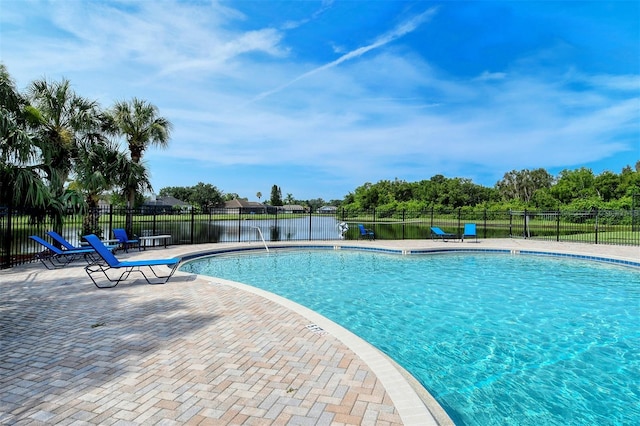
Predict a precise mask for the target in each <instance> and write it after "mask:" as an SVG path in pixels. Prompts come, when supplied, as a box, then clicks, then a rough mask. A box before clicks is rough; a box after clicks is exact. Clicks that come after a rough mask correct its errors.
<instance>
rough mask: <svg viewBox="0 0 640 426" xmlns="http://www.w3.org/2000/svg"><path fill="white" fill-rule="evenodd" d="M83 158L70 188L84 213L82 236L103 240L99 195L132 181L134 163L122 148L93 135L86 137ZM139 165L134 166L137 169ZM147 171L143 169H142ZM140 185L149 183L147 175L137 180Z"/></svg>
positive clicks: (76, 169)
mask: <svg viewBox="0 0 640 426" xmlns="http://www.w3.org/2000/svg"><path fill="white" fill-rule="evenodd" d="M80 148H81V149H80V150H79V152H80V155H79V156H78V158H77V161H76V167H75V170H74V173H75V177H76V180H75V181H74V182H72V183H71V184H70V185H69V187H70V189H72V191H70V195H76V194H79V195H80V197H77V195H76V197H75V198H76V199H79V202H80V203H81V204H80V206H79V207H80V210H81V211H84V219H83V222H82V234H81V235H87V234H95V235H97V236H99V237H102V228H101V227H100V226H99V218H100V211H99V209H98V203H99V201H100V196H101V195H102V194H103V193H104V192H105V191H108V190H111V189H113V188H115V187H118V186H124V185H123V182H127V181H128V180H131V179H132V178H131V177H129V176H128V173H129V172H130V170H131V168H132V167H131V166H130V164H129V163H131V160H130V159H129V158H128V156H127V155H126V154H125V153H124V152H122V151H120V150H119V146H118V145H117V144H115V143H113V142H111V141H109V140H108V139H106V138H105V137H104V135H103V134H100V133H98V134H92V135H89V136H88V137H87V138H85V139H84V140H83V141H82V143H81V146H80ZM138 166H139V165H134V166H133V168H134V169H135V170H137V168H138ZM143 169H144V168H143ZM134 178H135V179H138V180H139V182H146V183H148V178H147V177H146V172H144V173H142V174H138V175H136V176H135V177H134Z"/></svg>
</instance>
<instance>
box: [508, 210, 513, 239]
mask: <svg viewBox="0 0 640 426" xmlns="http://www.w3.org/2000/svg"><path fill="white" fill-rule="evenodd" d="M509 236H510V237H513V212H512V211H511V209H509Z"/></svg>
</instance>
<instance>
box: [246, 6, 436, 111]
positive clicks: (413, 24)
mask: <svg viewBox="0 0 640 426" xmlns="http://www.w3.org/2000/svg"><path fill="white" fill-rule="evenodd" d="M436 12H437V8H436V7H433V8H431V9H428V10H426V11H424V12H422V13H421V14H419V15H416V16H414V17H413V18H411V19H409V20H407V21H405V22H402V23H401V24H400V25H398V26H397V27H395V28H394V29H393V30H391V31H389V32H386V33H384V34H383V35H381V36H380V37H378V38H377V39H376V40H375V41H374V42H373V43H371V44H369V45H367V46H363V47H359V48H357V49H354V50H352V51H351V52H348V53H345V54H344V55H342V56H341V57H339V58H338V59H336V60H335V61H332V62H329V63H327V64H325V65H322V66H319V67H317V68H314V69H312V70H311V71H307V72H305V73H304V74H301V75H299V76H298V77H296V78H294V79H293V80H290V81H288V82H286V83H284V84H282V85H280V86H278V87H276V88H275V89H272V90H268V91H266V92H262V93H260V94H259V95H257V96H256V97H255V98H253V99H251V100H250V101H249V102H247V103H246V104H245V105H244V106H247V105H249V104H252V103H254V102H257V101H259V100H261V99H264V98H266V97H269V96H271V95H273V94H275V93H278V92H280V91H281V90H283V89H285V88H287V87H289V86H291V85H292V84H294V83H296V82H298V81H300V80H302V79H304V78H307V77H309V76H311V75H313V74H317V73H319V72H321V71H324V70H327V69H329V68H333V67H335V66H337V65H340V64H341V63H343V62H345V61H348V60H350V59H353V58H357V57H359V56H362V55H364V54H365V53H367V52H369V51H371V50H373V49H377V48H378V47H381V46H384V45H386V44H388V43H391V42H392V41H395V40H397V39H399V38H401V37H403V36H404V35H406V34H409V33H410V32H413V31H414V30H415V29H416V28H418V27H419V26H420V25H422V24H423V23H424V22H425V21H427V20H428V19H430V18H431V17H432V16H433V15H435V13H436Z"/></svg>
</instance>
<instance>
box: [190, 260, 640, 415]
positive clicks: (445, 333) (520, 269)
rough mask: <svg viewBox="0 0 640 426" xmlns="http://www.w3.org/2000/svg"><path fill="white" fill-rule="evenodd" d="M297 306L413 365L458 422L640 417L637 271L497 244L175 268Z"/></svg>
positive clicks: (216, 262)
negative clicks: (470, 249) (487, 249)
mask: <svg viewBox="0 0 640 426" xmlns="http://www.w3.org/2000/svg"><path fill="white" fill-rule="evenodd" d="M181 269H182V270H185V271H188V272H196V273H199V274H203V275H210V276H216V277H221V278H225V279H229V280H233V281H239V282H243V283H247V284H250V285H253V286H255V287H259V288H262V289H265V290H268V291H271V292H273V293H276V294H279V295H281V296H284V297H286V298H288V299H291V300H293V301H295V302H297V303H300V304H302V305H305V306H307V307H309V308H311V309H313V310H315V311H316V312H319V313H321V314H322V315H324V316H326V317H328V318H329V319H331V320H333V321H335V322H336V323H338V324H341V325H342V326H343V327H345V328H347V329H349V330H350V331H352V332H353V333H355V334H357V335H359V336H361V337H362V338H364V339H365V340H367V341H368V342H370V343H371V344H373V345H374V346H376V347H378V348H379V349H381V350H382V351H384V352H385V353H387V354H388V355H390V356H391V357H392V358H393V359H395V360H396V361H397V362H398V363H399V364H401V365H402V366H403V367H404V368H406V369H407V370H408V371H409V372H411V373H412V374H413V375H414V376H415V377H416V378H417V379H418V380H419V381H420V382H421V383H422V384H423V385H424V386H425V388H427V389H428V390H429V391H430V393H431V394H432V395H433V396H434V397H435V398H436V400H438V402H439V403H440V404H441V405H442V406H443V408H444V409H445V410H446V411H447V413H448V414H449V415H450V417H451V418H452V420H453V421H454V422H456V424H465V425H491V424H496V425H498V424H500V425H502V424H518V425H525V424H545V425H549V424H551V425H553V424H558V425H560V424H562V425H566V424H640V408H639V402H640V330H639V327H638V324H640V271H638V270H636V269H633V268H624V267H620V266H615V265H605V264H600V263H596V262H587V261H579V260H575V259H560V258H546V257H545V258H542V257H539V256H511V255H505V254H483V253H474V254H443V255H426V256H422V255H411V256H400V255H393V254H380V253H373V252H362V251H349V250H336V251H334V250H317V251H308V250H295V251H272V252H271V253H270V254H262V253H261V254H257V253H255V252H254V253H252V255H251V256H242V255H236V256H216V257H212V258H203V259H199V260H196V261H193V262H190V263H187V264H185V265H184V266H182V267H181Z"/></svg>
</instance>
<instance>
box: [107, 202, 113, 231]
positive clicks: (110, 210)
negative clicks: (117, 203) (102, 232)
mask: <svg viewBox="0 0 640 426" xmlns="http://www.w3.org/2000/svg"><path fill="white" fill-rule="evenodd" d="M112 233H113V204H109V231H107V239H110V238H111V235H112Z"/></svg>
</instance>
